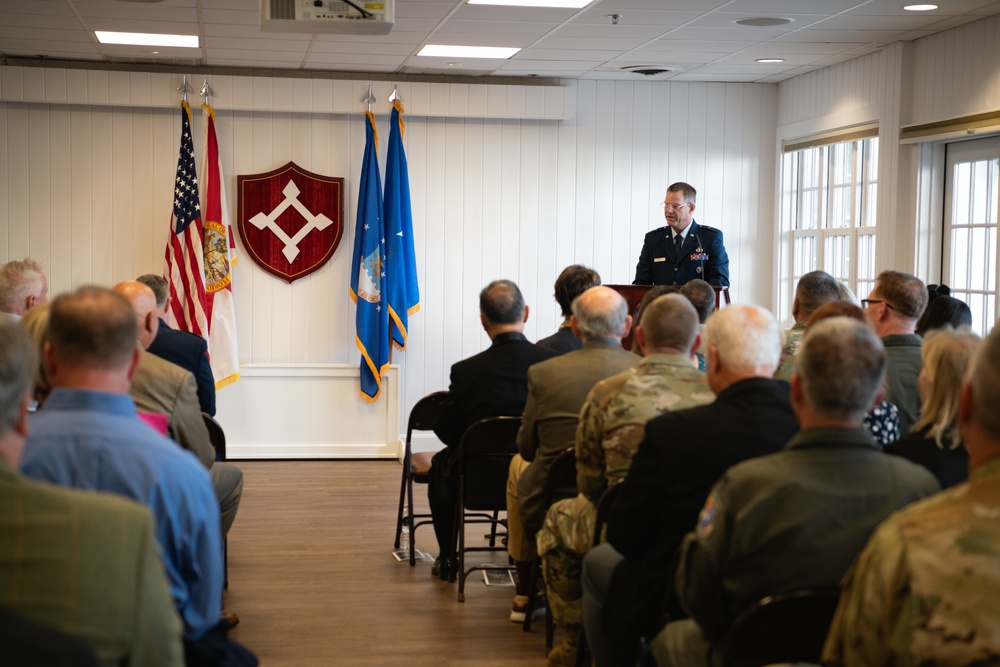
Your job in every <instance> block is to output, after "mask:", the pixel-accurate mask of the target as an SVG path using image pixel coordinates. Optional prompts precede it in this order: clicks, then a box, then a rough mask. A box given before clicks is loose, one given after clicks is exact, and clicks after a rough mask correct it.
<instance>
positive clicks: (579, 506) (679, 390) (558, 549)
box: [536, 354, 715, 625]
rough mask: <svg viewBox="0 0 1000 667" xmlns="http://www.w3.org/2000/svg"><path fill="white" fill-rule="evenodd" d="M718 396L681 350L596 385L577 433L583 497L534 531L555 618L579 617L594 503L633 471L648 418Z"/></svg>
mask: <svg viewBox="0 0 1000 667" xmlns="http://www.w3.org/2000/svg"><path fill="white" fill-rule="evenodd" d="M714 398H715V395H714V394H713V393H712V391H711V389H709V387H708V382H707V381H706V380H705V374H704V373H702V372H701V371H699V370H697V369H696V368H695V367H694V366H693V365H692V363H691V360H690V359H688V358H687V357H684V356H680V355H666V354H651V355H649V356H646V357H644V358H643V360H642V361H641V362H640V363H639V365H638V366H636V367H634V368H630V369H629V370H627V371H625V372H623V373H619V374H618V375H614V376H612V377H610V378H607V379H606V380H602V381H601V382H598V383H597V384H596V385H594V388H593V389H592V390H591V391H590V393H589V394H588V395H587V400H586V401H585V402H584V404H583V408H582V410H581V411H580V424H579V426H578V427H577V431H576V470H577V474H576V480H577V486H578V487H579V489H580V495H578V496H577V497H576V498H569V499H566V500H561V501H559V502H557V503H554V504H553V505H552V506H551V507H550V508H549V510H548V512H547V513H546V516H545V523H544V524H543V526H542V529H541V530H540V531H538V535H537V537H536V539H537V545H538V553H539V554H540V555H541V556H542V568H543V572H544V574H545V583H546V586H547V591H548V592H547V595H548V600H549V608H550V609H551V610H552V615H553V618H554V619H555V621H556V623H558V624H559V625H571V624H576V623H579V622H580V604H581V600H582V592H581V589H580V567H581V563H582V560H583V556H584V555H585V554H586V553H587V552H588V551H589V550H590V546H591V544H592V543H593V540H594V521H595V519H596V515H597V508H596V503H597V501H598V500H599V499H600V497H601V494H602V493H604V490H605V489H607V487H608V486H609V484H615V483H617V482H620V481H621V480H622V479H624V478H625V475H627V474H628V469H629V466H630V465H631V463H632V456H633V455H634V454H635V451H636V450H637V449H638V448H639V443H640V442H642V438H643V435H644V434H645V426H646V422H647V421H649V420H650V419H652V418H653V417H656V416H657V415H659V414H661V413H664V412H667V411H670V410H683V409H684V408H691V407H694V406H696V405H703V404H705V403H709V402H711V401H712V400H714Z"/></svg>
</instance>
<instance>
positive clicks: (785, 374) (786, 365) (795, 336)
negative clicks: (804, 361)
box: [774, 322, 806, 380]
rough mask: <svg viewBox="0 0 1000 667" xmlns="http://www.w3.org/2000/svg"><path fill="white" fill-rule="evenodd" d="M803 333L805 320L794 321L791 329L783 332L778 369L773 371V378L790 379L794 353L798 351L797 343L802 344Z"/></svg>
mask: <svg viewBox="0 0 1000 667" xmlns="http://www.w3.org/2000/svg"><path fill="white" fill-rule="evenodd" d="M805 335H806V323H805V322H796V323H795V324H794V325H792V328H791V329H789V330H788V331H786V332H785V345H784V347H782V348H781V359H780V360H779V361H778V370H776V371H775V372H774V379H775V380H791V379H792V371H794V370H795V353H796V352H798V351H799V345H801V344H802V338H803V337H804V336H805Z"/></svg>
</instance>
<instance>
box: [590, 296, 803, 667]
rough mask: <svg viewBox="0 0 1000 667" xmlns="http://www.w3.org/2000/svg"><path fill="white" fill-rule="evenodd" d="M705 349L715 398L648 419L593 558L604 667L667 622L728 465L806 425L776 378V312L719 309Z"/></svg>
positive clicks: (777, 445) (593, 613) (593, 608)
mask: <svg viewBox="0 0 1000 667" xmlns="http://www.w3.org/2000/svg"><path fill="white" fill-rule="evenodd" d="M704 347H705V350H706V356H707V361H708V370H707V373H706V378H707V380H708V385H709V387H710V388H711V390H712V391H713V392H714V393H715V394H716V399H715V402H714V403H710V404H708V405H702V406H699V407H695V408H690V409H687V410H678V411H670V412H666V413H665V414H663V415H660V416H658V417H655V418H653V419H651V420H650V421H649V422H648V423H647V424H646V429H645V435H644V437H643V440H642V442H641V444H640V445H639V449H638V450H637V451H636V454H635V456H634V457H633V458H632V465H631V467H630V468H629V473H628V477H626V478H625V480H624V481H623V482H622V483H621V487H620V488H619V490H618V497H617V499H616V500H615V502H614V503H613V505H612V507H611V512H610V516H609V518H608V531H607V539H608V542H610V544H602V545H600V546H598V547H595V548H594V549H592V550H591V551H590V552H589V553H588V554H587V556H586V557H585V558H584V571H583V619H584V624H585V626H586V630H587V641H588V643H589V645H590V647H591V651H592V653H593V656H594V660H595V662H596V663H597V664H598V665H599V666H600V667H605V666H610V665H634V664H635V653H636V647H637V645H638V641H639V637H641V636H646V637H651V636H652V635H653V633H654V632H655V631H656V629H657V628H658V626H659V622H660V612H661V610H662V608H663V601H664V598H665V593H666V589H667V580H668V576H669V572H670V564H671V562H672V561H673V558H674V553H675V552H676V551H677V547H678V546H679V545H680V543H681V540H682V539H683V538H684V535H686V534H687V533H688V531H690V530H692V529H693V528H694V527H695V524H696V522H697V520H698V510H700V509H701V507H702V506H703V505H704V504H705V499H706V498H707V497H708V492H709V491H710V490H711V488H712V485H713V484H715V483H716V482H717V481H718V480H719V477H721V476H722V474H723V473H724V472H725V470H726V468H728V467H729V466H731V465H733V464H735V463H738V462H740V461H743V460H745V459H749V458H752V457H754V456H762V455H764V454H771V453H773V452H777V451H779V450H780V449H781V448H782V447H783V446H784V444H785V443H786V442H787V441H788V439H789V438H791V437H792V436H793V435H794V434H795V432H796V431H797V430H798V427H799V424H798V421H796V419H795V415H794V414H792V408H791V405H790V404H789V401H788V383H786V382H778V381H777V380H775V379H774V378H773V375H774V369H775V368H777V366H778V357H779V355H780V354H781V329H780V327H779V326H778V322H777V320H776V319H775V318H774V316H773V315H772V314H771V313H769V312H768V311H766V310H765V309H763V308H760V307H757V306H746V305H733V306H729V307H727V308H723V309H721V310H719V311H717V312H716V313H714V314H713V315H712V316H711V317H709V318H708V322H707V323H706V326H705V343H704ZM673 613H677V610H673Z"/></svg>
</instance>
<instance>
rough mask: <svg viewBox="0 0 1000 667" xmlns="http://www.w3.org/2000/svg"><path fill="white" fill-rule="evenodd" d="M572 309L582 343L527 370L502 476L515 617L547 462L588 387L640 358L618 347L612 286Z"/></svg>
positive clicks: (624, 322)
mask: <svg viewBox="0 0 1000 667" xmlns="http://www.w3.org/2000/svg"><path fill="white" fill-rule="evenodd" d="M572 309H573V316H572V319H571V326H572V327H573V333H575V334H576V335H577V336H578V337H579V338H580V340H582V341H583V347H582V348H580V349H579V350H574V351H573V352H567V353H566V354H564V355H561V356H558V357H555V358H554V359H548V360H546V361H542V362H540V363H537V364H535V365H534V366H531V367H530V368H529V369H528V401H527V403H525V406H524V415H523V416H522V418H521V430H520V431H518V434H517V448H518V451H519V452H520V455H519V456H515V457H514V460H513V461H512V462H511V467H510V479H509V480H508V492H510V491H512V490H514V489H516V492H515V494H514V495H515V496H516V498H515V500H516V502H514V503H512V502H511V498H510V497H508V507H507V517H508V523H509V525H508V541H507V545H508V550H509V551H510V554H511V556H512V557H513V558H514V560H515V561H517V562H518V575H519V576H518V578H519V579H520V580H521V585H520V586H519V587H518V590H517V593H518V595H517V597H515V599H514V609H513V612H515V613H514V614H512V616H513V617H514V618H518V617H520V616H519V614H518V613H517V612H519V609H518V607H519V606H520V605H521V604H522V603H523V602H526V600H525V599H524V598H523V597H522V596H524V595H526V594H527V589H526V587H525V585H524V583H525V582H524V581H523V580H524V579H525V575H527V574H530V563H531V561H532V559H533V558H534V554H535V533H537V532H538V530H539V529H540V528H541V527H542V522H543V521H544V519H545V510H546V509H548V508H547V507H546V506H545V502H544V487H545V482H546V479H547V477H548V474H549V467H550V466H551V465H552V462H553V461H554V460H555V459H556V457H557V456H559V454H560V453H561V452H562V451H563V450H565V449H566V448H568V447H573V446H574V443H575V442H576V429H577V424H578V422H579V415H580V408H582V407H583V403H584V401H585V400H586V398H587V394H588V393H589V392H590V390H591V389H592V388H593V386H594V385H595V384H596V383H597V382H599V381H601V380H603V379H605V378H608V377H611V376H612V375H617V374H618V373H621V372H622V371H624V370H626V369H628V368H631V367H633V366H636V365H637V364H638V363H639V362H640V361H641V360H642V358H641V357H640V356H639V355H636V354H633V353H631V352H629V351H628V350H626V349H624V348H623V347H622V344H621V339H622V337H624V336H625V335H626V334H627V333H628V331H629V329H630V328H631V326H632V316H631V315H629V314H628V304H627V303H626V302H625V299H624V298H622V296H621V295H620V294H618V292H615V291H614V290H613V289H611V288H610V287H592V288H590V289H589V290H587V291H585V292H584V293H583V294H581V295H580V296H578V297H577V298H576V299H575V300H574V301H573V305H572ZM526 462H527V463H526ZM518 528H520V532H521V534H520V535H518V532H519V531H518ZM564 634H566V635H567V637H568V636H570V635H573V630H572V629H571V628H569V627H567V629H566V633H564ZM578 635H579V626H577V627H576V636H578ZM574 639H575V636H574ZM575 648H576V645H575V641H574V642H573V643H572V644H571V645H570V644H567V645H566V646H562V647H557V648H556V649H554V650H553V652H552V654H551V655H550V657H549V664H550V665H561V664H569V665H571V664H573V662H574V661H575ZM571 653H572V654H571Z"/></svg>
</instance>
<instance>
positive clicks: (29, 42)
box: [0, 39, 101, 59]
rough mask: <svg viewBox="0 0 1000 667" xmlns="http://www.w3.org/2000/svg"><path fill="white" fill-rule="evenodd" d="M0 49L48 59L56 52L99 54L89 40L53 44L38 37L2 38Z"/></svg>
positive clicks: (9, 52)
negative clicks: (42, 56)
mask: <svg viewBox="0 0 1000 667" xmlns="http://www.w3.org/2000/svg"><path fill="white" fill-rule="evenodd" d="M0 51H3V52H4V53H7V54H10V55H18V56H24V57H28V58H33V57H35V56H37V55H44V56H46V57H47V58H49V59H54V58H56V57H57V56H56V55H55V54H56V53H64V54H65V53H74V54H80V55H82V54H87V55H93V56H100V55H101V52H100V51H99V50H98V49H97V47H96V46H95V45H94V44H93V43H91V42H60V43H58V44H55V43H53V42H49V41H46V40H38V39H4V40H3V44H2V45H0Z"/></svg>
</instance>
